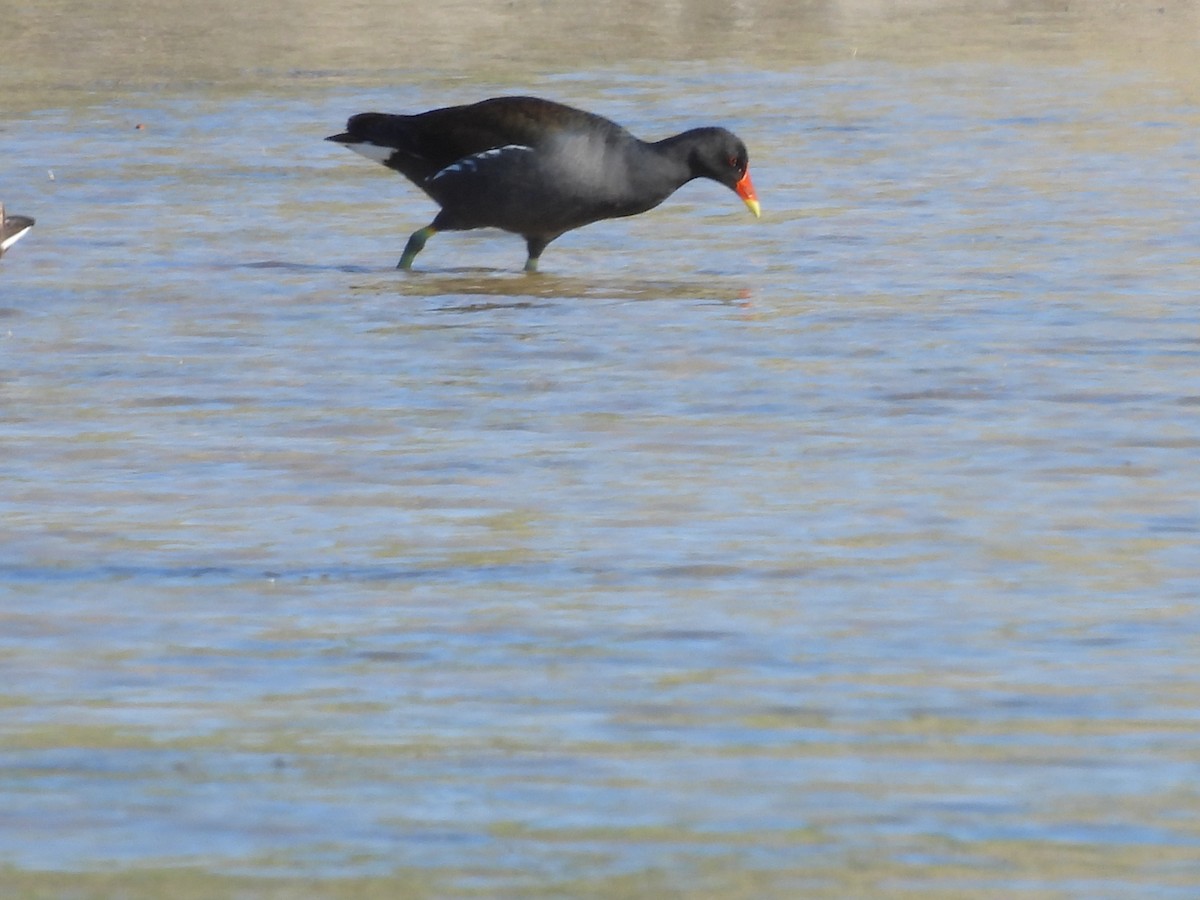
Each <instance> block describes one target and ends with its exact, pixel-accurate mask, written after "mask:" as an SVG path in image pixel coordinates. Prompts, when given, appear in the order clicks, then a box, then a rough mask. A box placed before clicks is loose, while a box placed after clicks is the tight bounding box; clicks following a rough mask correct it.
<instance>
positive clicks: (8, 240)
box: [0, 203, 34, 256]
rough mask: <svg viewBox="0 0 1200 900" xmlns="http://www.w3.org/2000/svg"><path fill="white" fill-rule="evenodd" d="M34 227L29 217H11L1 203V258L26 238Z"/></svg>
mask: <svg viewBox="0 0 1200 900" xmlns="http://www.w3.org/2000/svg"><path fill="white" fill-rule="evenodd" d="M33 225H34V222H33V219H31V218H29V216H10V215H7V214H6V213H5V212H4V204H3V203H0V256H3V255H4V254H5V252H6V251H7V250H8V248H9V247H11V246H12V245H13V244H15V243H16V242H17V241H19V240H20V239H21V238H23V237H24V236H25V232H27V231H28V230H29V229H30V228H32V227H33Z"/></svg>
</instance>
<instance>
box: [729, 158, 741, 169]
mask: <svg viewBox="0 0 1200 900" xmlns="http://www.w3.org/2000/svg"><path fill="white" fill-rule="evenodd" d="M729 168H731V169H737V168H740V167H739V166H738V158H737V157H736V156H731V157H729Z"/></svg>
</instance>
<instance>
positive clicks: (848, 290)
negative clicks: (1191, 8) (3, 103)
mask: <svg viewBox="0 0 1200 900" xmlns="http://www.w3.org/2000/svg"><path fill="white" fill-rule="evenodd" d="M664 65H665V67H664V68H660V69H659V70H656V72H655V73H654V77H653V78H650V77H649V76H644V75H642V74H640V73H638V72H636V71H625V70H621V69H619V68H617V69H616V70H614V71H599V72H596V73H592V74H589V75H587V76H583V75H573V76H571V77H561V76H555V75H549V74H546V75H541V76H538V78H537V79H535V80H534V82H533V84H532V85H531V89H536V90H537V91H538V92H539V93H545V94H549V95H553V96H557V97H559V98H561V99H564V100H567V101H571V102H576V103H578V104H580V105H584V106H587V107H589V108H591V109H595V110H597V111H600V112H605V113H608V114H610V115H612V116H614V117H615V118H618V119H620V120H621V121H622V122H624V123H625V124H627V125H628V126H629V127H630V128H631V129H632V130H633V131H635V132H636V133H638V134H644V135H646V136H659V135H662V134H665V133H669V132H671V131H674V130H678V129H680V128H683V127H686V126H688V125H692V124H698V123H700V122H705V121H712V120H719V121H720V122H722V123H723V124H726V125H728V126H729V127H732V128H733V129H735V130H736V131H738V132H739V133H740V134H741V135H742V136H743V137H744V138H745V139H746V141H747V143H748V144H749V145H750V149H751V168H752V172H753V174H754V179H755V183H756V185H757V187H758V190H759V195H760V198H761V200H762V203H763V208H764V219H763V220H762V221H761V222H755V221H754V220H753V219H751V218H750V217H749V216H747V215H746V213H745V210H744V209H743V208H742V206H741V204H740V202H739V201H738V200H737V198H736V197H735V196H733V195H732V194H730V193H729V192H728V191H725V190H724V189H722V188H720V187H718V186H716V185H712V184H693V185H689V186H688V187H686V188H685V189H684V190H683V191H681V192H680V194H679V195H678V196H677V197H676V198H674V199H673V200H672V201H670V202H668V203H667V204H666V205H664V207H662V208H661V209H659V210H657V211H655V212H653V213H651V214H648V215H646V216H642V217H638V218H635V219H632V220H628V221H622V222H616V223H604V224H601V225H597V226H594V227H591V228H588V229H585V230H582V231H579V232H576V233H573V234H571V235H568V236H567V237H565V238H563V239H562V240H561V241H559V242H556V243H555V244H553V245H552V246H551V247H550V249H549V250H547V252H546V254H545V256H544V257H543V260H542V266H543V269H544V274H543V275H542V276H540V277H532V278H531V277H527V276H525V275H523V274H521V273H520V272H519V268H520V266H521V264H522V263H523V260H524V254H523V249H524V248H523V245H522V243H521V242H520V241H519V240H518V239H516V238H513V237H512V236H505V235H500V234H472V235H453V234H444V235H438V236H437V237H436V238H435V239H434V240H432V241H431V242H430V244H429V247H428V249H427V250H426V251H425V253H423V254H422V255H421V257H420V258H419V261H418V265H417V271H415V272H413V273H411V274H408V275H406V274H403V273H398V272H396V271H394V270H393V268H392V266H394V264H395V262H396V259H397V258H398V255H399V251H400V249H401V248H402V246H403V241H404V239H405V238H406V237H407V234H408V233H409V232H410V231H411V230H413V229H414V228H417V227H419V226H421V225H422V224H425V223H426V222H427V221H428V219H429V218H430V217H431V215H432V208H431V207H430V206H429V203H428V201H426V200H425V199H423V198H422V197H420V196H419V195H418V194H417V192H416V191H415V190H414V189H412V188H411V187H409V186H407V185H405V184H404V183H403V182H402V180H401V179H399V178H397V177H395V176H393V175H391V174H390V173H388V172H386V171H385V170H383V169H382V168H380V167H378V166H372V165H371V164H369V163H368V162H367V161H365V160H362V159H359V158H358V157H355V156H353V155H351V154H348V153H346V152H345V151H344V150H341V149H340V148H338V147H336V146H334V145H332V144H328V143H324V142H323V141H322V140H321V138H322V137H323V136H324V135H326V134H329V133H333V132H334V131H336V130H337V129H338V128H339V127H340V125H341V122H342V120H344V118H345V117H346V116H347V115H348V114H350V113H352V112H355V111H358V110H360V109H368V108H387V109H393V108H394V109H397V110H399V109H402V108H422V107H424V106H430V105H435V104H438V103H447V102H456V101H465V100H470V99H476V98H477V96H479V95H480V94H481V93H484V94H486V93H489V92H493V91H492V90H490V89H491V88H494V89H495V90H497V91H498V90H499V89H500V87H501V86H500V85H487V84H485V85H483V86H482V87H481V86H479V85H477V84H474V83H472V84H459V85H455V86H453V87H451V88H449V89H448V88H446V86H445V85H444V84H440V83H429V84H420V83H418V84H415V85H412V86H410V87H408V88H406V89H405V90H403V91H401V90H398V89H397V88H396V87H395V86H392V85H385V84H382V83H380V84H376V85H373V86H372V85H371V84H369V83H368V84H363V83H355V84H352V85H347V84H345V83H343V80H342V79H339V78H337V77H333V76H330V77H328V78H323V77H319V76H314V77H311V78H309V79H308V80H306V81H305V82H304V83H303V84H302V85H301V86H300V87H296V86H294V85H293V86H289V87H287V88H286V89H284V88H276V89H275V90H274V92H259V93H254V92H251V93H241V94H235V95H232V96H228V95H225V94H223V93H218V92H215V91H212V90H211V89H209V88H206V87H203V86H201V87H198V88H189V87H187V86H183V87H178V88H175V87H173V88H171V89H168V90H161V91H155V92H145V91H136V92H133V93H131V94H130V95H129V96H127V97H125V98H124V100H123V101H122V102H121V103H119V104H118V103H98V104H96V105H94V106H89V107H87V108H84V109H67V108H48V109H45V110H44V111H41V112H38V113H36V114H34V115H31V116H28V117H24V118H21V119H11V120H6V121H4V122H3V125H2V128H3V132H2V134H3V141H4V146H5V147H6V154H7V155H8V159H7V161H6V166H5V179H6V180H5V184H4V190H5V196H4V199H5V201H6V203H7V204H8V206H9V208H10V210H11V211H12V212H21V213H26V214H29V215H34V216H36V217H37V219H38V225H37V227H36V228H35V229H34V231H33V232H32V233H31V235H29V236H28V237H27V238H26V239H25V240H24V241H22V242H21V243H20V244H19V245H18V246H17V247H16V248H15V249H14V250H13V251H12V253H11V254H10V255H9V256H7V257H6V258H5V259H4V260H3V262H2V263H0V266H2V267H3V268H2V269H0V340H2V349H0V479H2V483H3V489H2V490H0V683H3V684H4V685H6V687H5V688H4V689H3V690H2V691H0V705H2V707H3V710H4V714H3V717H2V722H3V725H2V726H0V807H2V808H3V809H5V810H6V813H5V815H4V817H3V824H0V863H4V864H7V865H9V866H11V867H13V868H12V869H11V870H9V875H10V876H13V873H15V872H33V871H38V870H55V871H67V872H89V871H96V870H104V871H108V872H112V871H116V872H133V871H136V870H138V869H143V868H152V867H160V866H190V867H195V868H197V869H199V870H201V871H205V872H211V873H216V874H226V875H244V874H249V875H257V876H272V877H274V876H283V875H297V874H299V875H301V876H304V877H312V878H338V877H349V876H371V877H382V876H387V875H389V874H391V873H395V872H398V871H399V872H411V871H424V872H426V873H428V874H429V876H430V877H431V878H434V879H440V880H437V881H436V883H437V884H439V885H441V887H440V888H438V889H435V890H434V891H433V894H432V895H437V894H438V893H439V892H441V894H442V895H448V894H450V893H456V892H458V893H463V894H466V893H470V892H471V891H475V892H476V893H478V894H480V895H483V896H510V895H511V896H519V895H520V894H521V892H522V891H526V890H532V889H533V888H535V887H544V886H546V885H550V884H555V883H574V884H576V885H577V886H578V885H579V884H589V883H590V884H594V885H595V884H603V883H604V881H603V880H604V879H606V878H611V877H615V876H620V875H637V874H639V873H640V874H642V875H646V874H647V873H651V874H656V875H657V876H660V877H662V878H664V879H665V880H666V883H667V884H669V885H673V886H674V887H676V888H678V889H680V890H685V889H687V887H688V886H689V885H691V886H693V887H694V886H695V885H697V884H704V883H706V881H712V880H713V879H714V875H713V868H712V867H713V866H714V865H715V866H716V868H717V869H718V870H720V871H721V872H723V873H724V874H723V875H722V876H721V877H722V878H725V879H730V878H733V879H734V881H733V882H728V884H729V885H732V886H728V889H727V890H725V891H723V893H724V894H725V895H726V896H737V895H744V896H754V895H756V894H757V893H760V892H765V893H768V894H769V893H775V894H776V895H784V894H788V893H790V894H791V895H798V894H796V892H797V891H800V890H809V891H813V892H818V891H827V892H828V895H830V896H839V895H840V896H849V895H855V891H866V892H868V893H871V892H873V893H872V895H879V896H884V895H886V894H887V892H888V891H889V890H892V889H895V888H897V886H901V885H902V886H907V888H908V889H910V890H913V891H916V892H918V893H921V894H923V895H930V894H931V893H933V892H936V891H938V890H948V891H960V892H961V894H958V895H961V896H983V895H984V894H985V893H987V892H994V893H996V894H997V895H1004V896H1021V895H1029V896H1052V895H1053V896H1096V897H1098V896H1141V897H1144V896H1162V897H1172V896H1179V897H1184V896H1192V895H1194V893H1195V891H1196V889H1197V888H1198V887H1200V866H1198V865H1196V864H1195V862H1194V861H1195V860H1196V859H1197V858H1200V846H1198V845H1200V836H1198V834H1197V831H1196V829H1195V826H1194V822H1195V821H1196V814H1197V811H1198V809H1197V799H1196V797H1197V795H1196V792H1195V789H1194V786H1195V784H1196V779H1197V776H1198V775H1200V770H1198V768H1197V762H1196V761H1197V759H1198V758H1200V756H1198V752H1200V738H1198V735H1200V728H1198V727H1197V726H1198V725H1200V722H1198V721H1197V714H1198V712H1200V705H1198V703H1197V699H1196V698H1197V697H1198V696H1200V691H1198V690H1197V689H1198V688H1200V683H1198V676H1197V671H1196V668H1195V665H1194V660H1195V659H1196V658H1197V657H1196V654H1197V651H1198V650H1200V608H1198V607H1197V604H1196V596H1197V588H1196V585H1197V584H1198V583H1200V562H1198V560H1200V556H1198V555H1197V553H1196V544H1197V535H1198V533H1200V492H1198V490H1197V487H1196V485H1198V484H1200V465H1198V464H1197V449H1198V448H1200V424H1198V420H1197V417H1196V415H1195V413H1196V410H1197V407H1198V405H1200V375H1198V372H1200V369H1198V367H1197V362H1198V360H1200V330H1198V328H1197V326H1198V325H1200V313H1198V312H1197V306H1196V302H1195V299H1196V298H1195V284H1196V283H1197V276H1198V275H1200V272H1198V270H1197V263H1196V258H1195V247H1196V246H1197V243H1198V241H1200V220H1198V218H1197V216H1196V210H1195V202H1194V199H1195V198H1194V191H1191V190H1189V189H1188V186H1189V185H1191V184H1193V183H1194V181H1195V170H1196V160H1197V156H1198V154H1197V139H1196V136H1195V135H1196V131H1195V123H1196V120H1197V115H1198V113H1197V108H1196V106H1195V103H1194V100H1193V99H1189V98H1188V97H1187V96H1181V95H1179V94H1178V93H1175V92H1172V91H1167V90H1164V89H1163V87H1162V85H1161V84H1160V83H1159V82H1157V81H1156V80H1154V79H1153V78H1151V77H1150V76H1148V75H1139V74H1138V73H1137V72H1133V73H1129V72H1109V71H1105V70H1103V69H1100V68H1098V67H1095V66H1089V65H1083V64H1078V65H1066V64H1062V65H1057V64H1055V65H1052V64H1050V63H1044V64H1042V65H1041V66H1034V67H1021V66H1016V65H1007V64H1004V63H998V62H995V61H989V62H979V63H969V62H968V63H952V62H944V63H941V64H939V65H914V66H902V65H897V64H891V63H885V62H866V61H857V62H853V63H851V62H843V63H828V64H823V65H819V66H807V67H797V68H790V69H784V70H779V69H778V68H769V67H764V68H763V69H761V70H759V71H756V72H755V73H754V75H753V77H752V78H748V79H742V80H740V81H738V80H731V79H729V78H728V77H727V76H728V72H727V71H726V70H723V69H721V68H719V67H718V68H715V69H713V70H712V71H702V70H700V69H699V68H698V67H696V66H690V65H683V64H674V65H670V64H664ZM673 79H674V80H677V81H678V83H680V84H686V85H688V86H689V90H688V91H687V92H681V94H680V95H679V96H676V97H674V98H672V97H669V96H665V95H664V92H663V89H662V86H663V84H664V82H666V83H670V82H671V81H672V80H673ZM368 80H369V79H368ZM697 96H702V97H703V102H700V103H697V102H694V101H695V100H696V98H697ZM1193 97H1194V95H1193ZM138 123H141V124H143V125H144V126H145V127H144V128H142V129H135V128H134V125H135V124H138ZM51 173H52V174H53V180H51ZM731 873H732V874H731ZM855 873H858V874H857V875H856V874H855ZM863 873H865V875H864V874H863ZM859 875H862V877H865V878H868V879H869V883H870V884H871V885H873V887H862V886H861V885H862V884H865V883H866V882H855V881H853V880H852V879H853V878H856V877H859ZM737 877H744V878H746V879H750V878H751V877H753V878H757V879H761V880H760V881H747V882H745V884H743V885H742V886H741V887H738V884H737V882H736V878H737ZM714 883H717V884H718V885H720V884H727V882H722V881H721V880H720V879H716V880H715V882H714ZM746 884H749V885H757V887H754V886H751V887H746V886H745V885H746ZM854 884H859V885H860V886H859V887H857V888H856V887H853V886H851V887H847V885H854ZM805 885H807V888H805V887H804V886H805ZM889 885H890V887H889ZM739 891H740V893H739ZM634 892H635V893H636V890H635V891H634ZM1054 892H1058V893H1054ZM813 895H814V896H818V895H819V896H825V895H826V894H819V893H813ZM860 895H861V894H860Z"/></svg>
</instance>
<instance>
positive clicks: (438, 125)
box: [327, 97, 760, 272]
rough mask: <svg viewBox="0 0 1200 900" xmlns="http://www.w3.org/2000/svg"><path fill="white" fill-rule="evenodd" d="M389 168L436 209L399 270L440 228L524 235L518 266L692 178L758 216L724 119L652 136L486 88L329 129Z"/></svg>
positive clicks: (531, 267) (744, 161)
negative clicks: (475, 95)
mask: <svg viewBox="0 0 1200 900" xmlns="http://www.w3.org/2000/svg"><path fill="white" fill-rule="evenodd" d="M327 140H330V141H336V142H337V143H339V144H344V145H345V146H347V147H349V148H350V149H351V150H354V151H356V152H358V153H361V154H362V155H363V156H366V157H369V158H370V159H374V160H377V161H378V162H381V163H383V164H384V165H385V166H387V167H388V168H389V169H395V170H396V171H397V172H399V173H400V174H401V175H403V176H404V177H406V178H407V179H408V180H409V181H411V182H412V183H413V184H415V185H416V186H417V187H419V188H421V190H423V191H424V192H425V193H426V194H428V195H429V196H430V197H431V198H433V200H434V202H436V203H437V204H438V205H439V206H440V207H441V211H440V212H439V213H438V214H437V216H436V217H435V218H434V220H433V221H432V222H431V223H430V224H428V225H426V226H425V227H424V228H420V229H418V230H417V231H415V232H414V233H413V235H412V237H410V238H409V239H408V244H407V245H406V246H405V248H404V253H403V255H402V256H401V257H400V263H399V266H398V267H399V268H401V269H408V268H411V267H412V263H413V259H415V258H416V255H417V254H418V253H420V252H421V249H422V248H423V247H424V246H425V242H426V241H427V240H428V239H429V238H430V237H432V236H433V235H434V234H436V233H437V232H439V231H465V230H467V229H471V228H501V229H503V230H505V231H511V232H513V233H515V234H519V235H521V236H522V237H523V238H525V243H526V245H527V247H528V250H529V257H528V259H527V260H526V263H525V270H526V271H527V272H534V271H537V265H538V259H539V258H540V257H541V255H542V251H543V250H545V249H546V245H547V244H549V243H550V242H551V241H553V240H554V239H555V238H557V237H559V236H560V235H562V234H564V233H566V232H568V231H570V230H571V229H573V228H579V227H581V226H583V225H588V224H590V223H592V222H597V221H600V220H601V219H615V218H619V217H621V216H633V215H637V214H638V213H643V212H646V210H649V209H653V208H654V207H656V206H658V205H659V204H660V203H662V202H663V201H664V200H666V199H667V198H668V197H669V196H671V194H673V193H675V191H677V190H678V189H679V188H680V187H682V186H683V185H684V184H686V183H687V182H689V181H691V180H692V179H694V178H711V179H712V180H713V181H717V182H720V183H721V184H723V185H725V186H726V187H729V188H730V189H731V190H733V191H735V192H736V193H737V194H738V196H739V197H741V198H742V200H744V201H745V203H746V206H748V207H749V208H750V211H751V212H752V213H754V215H755V216H756V217H757V216H758V215H759V214H760V210H759V205H758V197H757V196H756V195H755V193H754V185H753V183H752V182H751V181H750V172H749V168H748V165H749V158H748V156H747V153H746V145H745V144H743V143H742V142H741V140H739V139H738V137H737V136H736V135H734V134H733V133H732V132H729V131H726V130H725V129H724V128H711V127H710V128H695V129H692V130H691V131H685V132H683V133H682V134H677V135H675V136H674V137H669V138H666V139H665V140H661V141H658V142H656V143H650V142H647V141H642V140H639V139H638V138H636V137H634V136H633V135H632V134H630V133H629V132H628V131H626V130H625V129H624V128H622V127H621V126H620V125H617V124H616V123H615V122H611V121H609V120H608V119H605V118H603V117H601V116H597V115H594V114H592V113H589V112H584V111H583V110H580V109H574V108H573V107H570V106H564V105H562V104H561V103H554V102H553V101H550V100H542V99H539V98H537V97H495V98H493V99H491V100H483V101H481V102H479V103H474V104H471V105H469V106H450V107H446V108H444V109H434V110H430V111H429V112H424V113H417V114H416V115H410V116H404V115H388V114H386V113H375V112H368V113H360V114H358V115H356V116H351V118H350V121H349V122H347V124H346V130H345V132H343V133H342V134H335V135H332V136H330V137H329V138H327Z"/></svg>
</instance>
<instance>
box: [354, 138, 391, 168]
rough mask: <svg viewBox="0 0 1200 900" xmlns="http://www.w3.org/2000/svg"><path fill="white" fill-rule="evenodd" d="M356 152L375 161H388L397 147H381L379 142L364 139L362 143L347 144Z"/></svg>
mask: <svg viewBox="0 0 1200 900" xmlns="http://www.w3.org/2000/svg"><path fill="white" fill-rule="evenodd" d="M346 146H347V147H349V148H350V149H351V150H353V151H354V152H355V153H361V154H362V155H363V156H365V157H366V158H367V159H373V160H375V162H381V163H386V162H387V161H388V160H389V159H391V158H392V154H393V153H395V152H396V148H395V147H380V146H379V145H378V144H371V143H368V142H366V141H364V142H363V143H361V144H346Z"/></svg>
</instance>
